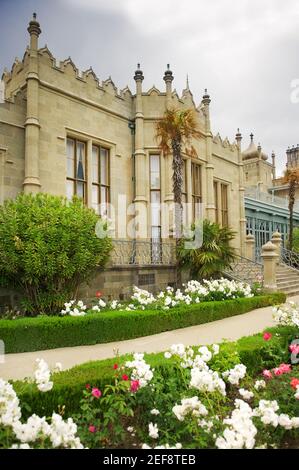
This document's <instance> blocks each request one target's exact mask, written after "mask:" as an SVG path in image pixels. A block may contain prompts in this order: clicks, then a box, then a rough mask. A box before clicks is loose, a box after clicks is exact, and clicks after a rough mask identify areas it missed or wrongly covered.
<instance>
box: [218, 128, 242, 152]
mask: <svg viewBox="0 0 299 470" xmlns="http://www.w3.org/2000/svg"><path fill="white" fill-rule="evenodd" d="M213 143H214V144H216V145H217V146H219V147H222V148H224V149H228V150H230V151H231V152H235V151H236V150H238V146H237V144H236V142H233V143H232V142H230V140H229V139H228V137H225V139H222V137H221V135H220V134H219V132H217V134H216V135H214V136H213Z"/></svg>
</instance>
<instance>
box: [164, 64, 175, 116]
mask: <svg viewBox="0 0 299 470" xmlns="http://www.w3.org/2000/svg"><path fill="white" fill-rule="evenodd" d="M173 79H174V77H173V74H172V71H171V70H170V66H169V64H167V70H166V71H165V73H164V77H163V80H164V82H165V83H166V107H167V108H169V107H171V95H172V82H173Z"/></svg>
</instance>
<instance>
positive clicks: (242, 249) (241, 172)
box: [236, 129, 246, 256]
mask: <svg viewBox="0 0 299 470" xmlns="http://www.w3.org/2000/svg"><path fill="white" fill-rule="evenodd" d="M236 142H237V148H238V164H239V214H240V225H239V227H240V253H241V256H245V235H246V217H245V201H244V194H245V189H244V165H243V158H242V148H241V142H242V134H241V133H240V129H238V132H237V134H236Z"/></svg>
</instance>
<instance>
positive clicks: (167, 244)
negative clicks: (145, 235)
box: [111, 239, 176, 266]
mask: <svg viewBox="0 0 299 470" xmlns="http://www.w3.org/2000/svg"><path fill="white" fill-rule="evenodd" d="M111 261H112V264H113V266H173V265H175V264H176V246H175V241H174V240H173V241H172V240H171V241H163V240H156V239H154V240H151V241H150V240H149V241H147V240H113V251H112V255H111Z"/></svg>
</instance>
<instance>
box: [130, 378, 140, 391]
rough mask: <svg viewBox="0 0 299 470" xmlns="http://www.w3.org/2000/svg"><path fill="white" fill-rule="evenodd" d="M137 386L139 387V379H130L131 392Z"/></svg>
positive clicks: (136, 388) (135, 389)
mask: <svg viewBox="0 0 299 470" xmlns="http://www.w3.org/2000/svg"><path fill="white" fill-rule="evenodd" d="M138 388H139V380H132V382H131V388H130V390H131V392H133V393H135V392H137V390H138Z"/></svg>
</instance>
